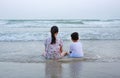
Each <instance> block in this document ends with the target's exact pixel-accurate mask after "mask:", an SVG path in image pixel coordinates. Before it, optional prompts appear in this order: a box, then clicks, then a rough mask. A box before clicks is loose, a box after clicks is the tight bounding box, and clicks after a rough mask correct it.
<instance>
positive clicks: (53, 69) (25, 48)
mask: <svg viewBox="0 0 120 78" xmlns="http://www.w3.org/2000/svg"><path fill="white" fill-rule="evenodd" d="M81 42H82V44H83V50H84V53H85V58H87V60H78V61H74V60H71V61H68V62H63V61H62V62H61V61H55V60H54V61H52V60H45V59H44V58H43V57H41V56H40V55H41V53H42V52H44V45H43V44H44V43H43V41H31V42H0V78H97V77H98V78H119V77H120V74H119V72H120V68H119V66H120V61H119V60H120V52H119V51H120V44H119V43H120V40H82V41H81ZM70 43H71V42H70V41H64V51H68V48H69V44H70ZM67 59H69V58H67Z"/></svg>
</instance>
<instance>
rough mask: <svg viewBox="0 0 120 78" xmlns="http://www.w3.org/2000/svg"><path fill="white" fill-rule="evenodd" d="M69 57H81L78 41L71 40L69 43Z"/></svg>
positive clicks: (80, 45)
mask: <svg viewBox="0 0 120 78" xmlns="http://www.w3.org/2000/svg"><path fill="white" fill-rule="evenodd" d="M70 52H71V53H70V57H83V56H84V54H83V50H82V44H81V43H80V42H73V43H72V44H71V45H70Z"/></svg>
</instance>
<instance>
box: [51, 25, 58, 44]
mask: <svg viewBox="0 0 120 78" xmlns="http://www.w3.org/2000/svg"><path fill="white" fill-rule="evenodd" d="M55 33H58V27H57V26H52V27H51V37H52V40H51V44H55V43H56V38H55Z"/></svg>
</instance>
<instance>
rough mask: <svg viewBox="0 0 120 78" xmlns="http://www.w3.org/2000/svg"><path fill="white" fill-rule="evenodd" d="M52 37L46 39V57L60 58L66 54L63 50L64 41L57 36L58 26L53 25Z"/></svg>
mask: <svg viewBox="0 0 120 78" xmlns="http://www.w3.org/2000/svg"><path fill="white" fill-rule="evenodd" d="M50 32H51V37H50V38H48V39H46V40H45V57H46V59H59V58H61V57H62V56H64V55H65V52H63V50H62V47H63V41H62V40H61V39H60V38H58V37H57V35H58V32H59V30H58V27H57V26H52V27H51V31H50Z"/></svg>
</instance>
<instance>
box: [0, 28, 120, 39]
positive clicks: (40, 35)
mask: <svg viewBox="0 0 120 78" xmlns="http://www.w3.org/2000/svg"><path fill="white" fill-rule="evenodd" d="M71 33H72V32H70V31H69V32H59V37H61V38H62V39H63V40H70V34H71ZM78 33H79V34H80V39H83V40H84V39H85V40H104V39H106V40H110V39H115V40H119V39H120V35H119V33H120V31H119V30H118V31H116V32H114V33H113V32H111V31H109V32H106V31H95V30H94V31H93V30H92V31H91V30H89V31H80V32H78ZM49 36H50V33H48V32H22V33H21V32H4V33H0V41H36V40H45V39H46V38H47V37H49Z"/></svg>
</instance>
